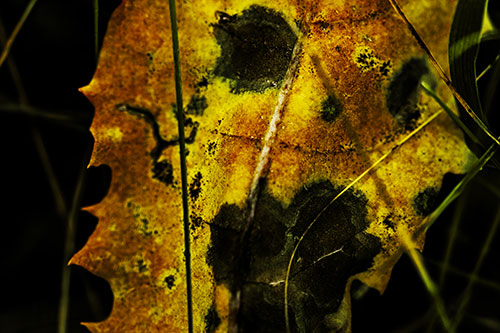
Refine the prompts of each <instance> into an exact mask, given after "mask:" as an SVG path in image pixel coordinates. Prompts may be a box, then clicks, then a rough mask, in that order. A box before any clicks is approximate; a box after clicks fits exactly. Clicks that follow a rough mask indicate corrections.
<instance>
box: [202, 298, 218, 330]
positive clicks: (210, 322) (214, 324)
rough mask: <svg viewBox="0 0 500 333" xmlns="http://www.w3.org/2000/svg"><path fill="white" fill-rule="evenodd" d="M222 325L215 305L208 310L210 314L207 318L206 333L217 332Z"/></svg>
mask: <svg viewBox="0 0 500 333" xmlns="http://www.w3.org/2000/svg"><path fill="white" fill-rule="evenodd" d="M220 323H221V320H220V317H219V314H218V313H217V309H216V308H215V304H213V305H212V306H211V307H210V309H208V313H207V315H206V316H205V332H207V333H214V332H216V331H217V328H218V327H219V325H220Z"/></svg>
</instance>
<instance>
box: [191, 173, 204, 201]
mask: <svg viewBox="0 0 500 333" xmlns="http://www.w3.org/2000/svg"><path fill="white" fill-rule="evenodd" d="M201 178H202V175H201V172H198V173H197V174H196V175H195V176H194V177H193V180H192V182H191V184H189V196H190V197H191V200H192V201H196V199H198V197H199V196H200V192H201Z"/></svg>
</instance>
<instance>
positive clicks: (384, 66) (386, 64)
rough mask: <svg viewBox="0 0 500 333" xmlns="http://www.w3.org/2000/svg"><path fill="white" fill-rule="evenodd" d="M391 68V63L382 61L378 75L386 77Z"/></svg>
mask: <svg viewBox="0 0 500 333" xmlns="http://www.w3.org/2000/svg"><path fill="white" fill-rule="evenodd" d="M391 68H392V65H391V61H390V60H387V61H384V62H383V63H382V65H381V66H380V67H379V72H380V75H382V76H383V77H386V76H388V75H389V72H390V71H391Z"/></svg>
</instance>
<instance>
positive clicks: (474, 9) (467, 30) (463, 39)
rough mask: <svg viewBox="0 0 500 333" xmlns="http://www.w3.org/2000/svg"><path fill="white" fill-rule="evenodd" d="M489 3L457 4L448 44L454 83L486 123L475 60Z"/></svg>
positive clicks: (479, 0) (477, 0) (466, 1)
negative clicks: (480, 98)
mask: <svg viewBox="0 0 500 333" xmlns="http://www.w3.org/2000/svg"><path fill="white" fill-rule="evenodd" d="M487 2H488V1H487V0H459V1H458V4H457V7H456V9H455V15H454V17H453V23H452V25H451V30H450V40H449V44H448V56H449V62H450V77H451V80H452V81H453V83H454V85H455V88H456V89H457V91H458V92H459V93H460V94H461V95H462V97H463V98H465V99H466V100H467V103H468V104H469V105H470V106H471V107H472V109H473V110H474V111H475V112H476V114H478V115H479V117H480V118H481V119H482V120H483V121H484V120H485V118H484V114H483V112H482V109H481V102H480V100H479V93H478V89H477V84H476V77H477V75H476V60H477V55H478V53H479V42H480V38H481V29H482V27H483V18H484V11H485V8H486V4H487ZM461 112H463V110H461Z"/></svg>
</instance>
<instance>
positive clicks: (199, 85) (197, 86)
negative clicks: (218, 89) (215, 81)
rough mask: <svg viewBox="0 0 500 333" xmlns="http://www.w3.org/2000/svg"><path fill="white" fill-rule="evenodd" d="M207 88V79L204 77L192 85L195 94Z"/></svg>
mask: <svg viewBox="0 0 500 333" xmlns="http://www.w3.org/2000/svg"><path fill="white" fill-rule="evenodd" d="M206 87H208V79H207V78H206V77H205V76H204V77H202V78H201V80H200V81H199V82H198V83H196V84H195V85H194V88H195V90H196V91H197V92H200V90H201V89H202V88H206Z"/></svg>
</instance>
